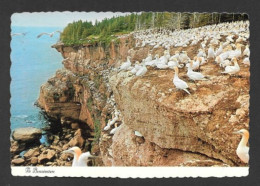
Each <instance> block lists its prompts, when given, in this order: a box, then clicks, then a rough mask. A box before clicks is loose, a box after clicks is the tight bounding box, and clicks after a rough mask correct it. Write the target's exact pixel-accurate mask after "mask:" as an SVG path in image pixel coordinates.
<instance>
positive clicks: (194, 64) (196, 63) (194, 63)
mask: <svg viewBox="0 0 260 186" xmlns="http://www.w3.org/2000/svg"><path fill="white" fill-rule="evenodd" d="M191 62H192V63H191ZM186 67H187V68H189V67H191V69H192V70H197V69H198V68H199V67H200V61H199V60H198V58H197V57H196V56H195V57H194V60H190V63H188V64H186Z"/></svg>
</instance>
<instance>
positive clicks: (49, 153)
mask: <svg viewBox="0 0 260 186" xmlns="http://www.w3.org/2000/svg"><path fill="white" fill-rule="evenodd" d="M54 156H55V151H54V150H50V149H48V150H46V151H44V152H42V153H41V154H40V156H39V157H38V163H43V162H48V161H50V160H52V159H53V157H54Z"/></svg>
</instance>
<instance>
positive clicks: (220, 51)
mask: <svg viewBox="0 0 260 186" xmlns="http://www.w3.org/2000/svg"><path fill="white" fill-rule="evenodd" d="M222 50H223V46H222V43H220V46H219V48H218V49H217V51H216V53H215V55H216V56H219V55H220V54H221V53H222Z"/></svg>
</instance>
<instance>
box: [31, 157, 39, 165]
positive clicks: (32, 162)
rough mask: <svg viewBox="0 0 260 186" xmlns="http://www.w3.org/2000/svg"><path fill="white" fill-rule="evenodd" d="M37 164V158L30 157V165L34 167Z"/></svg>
mask: <svg viewBox="0 0 260 186" xmlns="http://www.w3.org/2000/svg"><path fill="white" fill-rule="evenodd" d="M37 163H38V158H37V157H32V158H31V164H33V165H36V164H37Z"/></svg>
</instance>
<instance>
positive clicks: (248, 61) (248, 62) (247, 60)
mask: <svg viewBox="0 0 260 186" xmlns="http://www.w3.org/2000/svg"><path fill="white" fill-rule="evenodd" d="M242 63H243V64H245V65H250V60H249V57H246V58H245V59H244V60H243V62H242Z"/></svg>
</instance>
